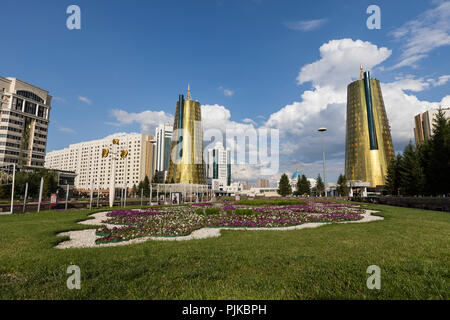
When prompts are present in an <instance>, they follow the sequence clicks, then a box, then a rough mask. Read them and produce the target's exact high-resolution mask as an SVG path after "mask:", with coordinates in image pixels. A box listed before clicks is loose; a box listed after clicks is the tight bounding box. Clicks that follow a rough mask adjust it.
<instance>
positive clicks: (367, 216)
mask: <svg viewBox="0 0 450 320" xmlns="http://www.w3.org/2000/svg"><path fill="white" fill-rule="evenodd" d="M374 212H378V211H373V210H365V212H364V213H363V214H362V216H363V218H362V219H361V220H357V221H344V222H337V223H364V222H371V221H379V220H384V218H383V217H378V216H373V215H372V213H374ZM107 213H108V212H99V213H95V214H93V215H91V217H94V219H90V220H85V221H81V222H79V223H80V224H84V225H98V226H107V227H108V228H113V227H117V225H112V224H107V223H102V221H103V220H107V219H108V217H107V216H106V215H107ZM330 223H332V222H308V223H305V224H301V225H298V226H291V227H276V228H245V227H243V228H226V227H222V228H202V229H199V230H196V231H194V232H192V233H191V234H190V235H188V236H182V237H143V238H137V239H132V240H128V241H122V242H113V243H102V244H96V243H95V239H97V238H99V237H97V236H96V235H95V231H96V230H95V229H88V230H79V231H69V232H62V233H59V234H58V236H69V237H70V240H67V241H63V242H60V243H59V244H58V245H57V246H55V248H57V249H68V248H100V247H115V246H124V245H130V244H134V243H141V242H145V241H147V240H156V241H186V240H194V239H207V238H217V237H220V231H221V230H241V231H242V230H251V231H259V230H265V231H267V230H271V231H272V230H277V231H287V230H300V229H307V228H317V227H320V226H323V225H326V224H330Z"/></svg>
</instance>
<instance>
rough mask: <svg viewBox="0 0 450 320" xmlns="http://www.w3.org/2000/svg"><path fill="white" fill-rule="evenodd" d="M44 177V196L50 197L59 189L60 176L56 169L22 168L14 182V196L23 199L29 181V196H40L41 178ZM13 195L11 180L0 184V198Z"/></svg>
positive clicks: (7, 197)
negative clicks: (29, 169)
mask: <svg viewBox="0 0 450 320" xmlns="http://www.w3.org/2000/svg"><path fill="white" fill-rule="evenodd" d="M42 177H43V178H44V185H43V189H42V196H43V197H44V198H49V197H50V195H51V194H52V193H56V191H57V190H58V176H57V174H56V172H55V171H53V170H49V169H44V168H42V169H34V170H31V171H27V170H21V171H18V172H16V179H15V183H14V197H15V198H17V199H23V197H24V195H25V187H26V183H27V182H28V195H27V198H38V197H39V187H40V185H41V178H42ZM10 197H11V181H8V183H5V184H2V185H0V198H1V199H9V198H10Z"/></svg>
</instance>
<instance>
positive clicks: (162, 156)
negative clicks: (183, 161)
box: [155, 123, 173, 171]
mask: <svg viewBox="0 0 450 320" xmlns="http://www.w3.org/2000/svg"><path fill="white" fill-rule="evenodd" d="M172 134H173V126H172V125H171V124H170V123H161V124H160V125H159V126H158V127H157V128H156V130H155V140H156V153H155V162H156V166H155V169H156V171H167V170H169V160H170V151H171V150H170V148H171V145H172Z"/></svg>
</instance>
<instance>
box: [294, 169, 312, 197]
mask: <svg viewBox="0 0 450 320" xmlns="http://www.w3.org/2000/svg"><path fill="white" fill-rule="evenodd" d="M296 193H297V194H298V195H300V196H304V195H308V196H309V195H311V183H310V182H309V181H308V179H307V178H306V176H305V175H304V174H303V175H302V177H301V178H300V177H298V181H297V191H296Z"/></svg>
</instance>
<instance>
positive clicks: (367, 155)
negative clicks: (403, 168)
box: [345, 66, 394, 187]
mask: <svg viewBox="0 0 450 320" xmlns="http://www.w3.org/2000/svg"><path fill="white" fill-rule="evenodd" d="M393 156H394V150H393V147H392V138H391V130H390V127H389V121H388V118H387V116H386V109H385V107H384V102H383V95H382V94H381V88H380V82H379V81H378V80H377V79H371V78H370V72H368V71H367V72H364V71H363V68H362V66H361V72H360V77H359V80H357V81H354V82H352V83H350V84H349V85H348V88H347V131H346V141H345V175H346V177H347V179H348V180H361V181H366V182H370V185H371V186H372V187H376V186H382V185H385V184H386V174H387V168H388V166H389V162H390V161H391V159H392V158H393Z"/></svg>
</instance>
